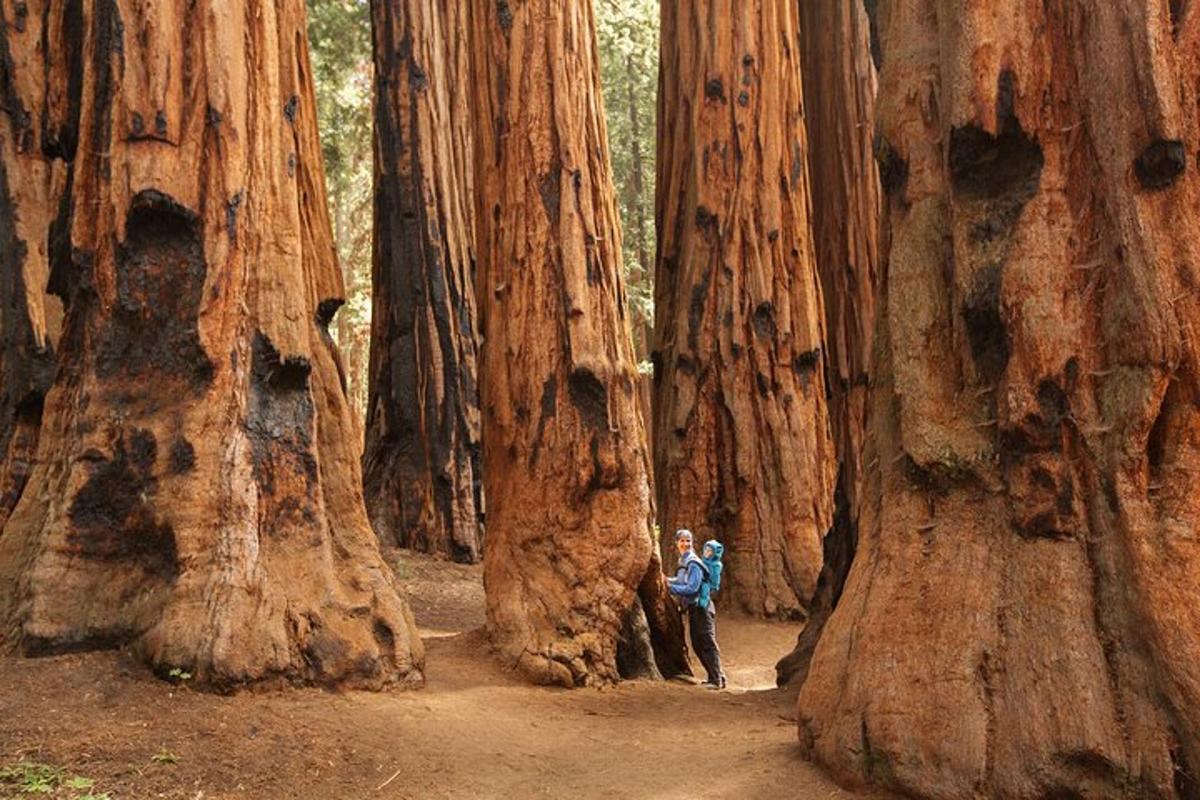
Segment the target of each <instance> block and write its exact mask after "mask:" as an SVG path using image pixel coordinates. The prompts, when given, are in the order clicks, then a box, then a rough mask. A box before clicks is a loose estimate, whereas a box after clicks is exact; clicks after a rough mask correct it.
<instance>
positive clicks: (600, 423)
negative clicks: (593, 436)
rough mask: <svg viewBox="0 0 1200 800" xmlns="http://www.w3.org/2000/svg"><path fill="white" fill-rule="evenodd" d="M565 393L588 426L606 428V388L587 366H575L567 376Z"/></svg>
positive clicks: (603, 429) (602, 429) (605, 429)
mask: <svg viewBox="0 0 1200 800" xmlns="http://www.w3.org/2000/svg"><path fill="white" fill-rule="evenodd" d="M567 394H568V395H569V396H570V398H571V404H572V405H573V406H575V408H576V409H578V410H579V416H580V417H581V418H582V419H583V422H584V423H585V424H586V425H588V426H589V427H592V428H595V429H597V430H601V431H607V430H608V388H607V387H606V386H605V385H604V382H603V381H601V380H600V379H599V378H598V377H596V374H595V373H594V372H592V371H591V370H590V369H588V368H587V367H576V368H575V369H573V370H571V374H570V375H569V376H568V377H567Z"/></svg>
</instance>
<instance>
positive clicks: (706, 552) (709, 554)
mask: <svg viewBox="0 0 1200 800" xmlns="http://www.w3.org/2000/svg"><path fill="white" fill-rule="evenodd" d="M704 557H705V558H712V557H713V549H712V548H711V547H706V548H704Z"/></svg>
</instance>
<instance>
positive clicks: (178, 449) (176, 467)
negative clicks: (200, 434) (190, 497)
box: [170, 436, 196, 475]
mask: <svg viewBox="0 0 1200 800" xmlns="http://www.w3.org/2000/svg"><path fill="white" fill-rule="evenodd" d="M170 459H171V460H170V467H171V472H172V473H174V474H175V475H182V474H184V473H185V472H191V471H192V469H193V468H195V466H196V448H194V447H192V443H191V442H189V441H188V440H187V439H184V438H183V437H182V436H180V437H179V438H178V439H176V440H175V441H174V442H172V443H171V455H170Z"/></svg>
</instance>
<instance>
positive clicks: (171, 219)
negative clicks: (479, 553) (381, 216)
mask: <svg viewBox="0 0 1200 800" xmlns="http://www.w3.org/2000/svg"><path fill="white" fill-rule="evenodd" d="M67 5H69V2H68V4H67ZM83 9H84V14H83V17H82V20H83V24H82V25H81V26H80V27H79V28H78V29H77V30H74V31H72V32H71V35H72V36H74V37H76V38H69V37H68V39H67V41H66V42H65V48H64V49H66V50H67V51H68V52H82V54H83V57H84V58H83V63H82V65H81V74H80V75H78V76H76V75H69V74H64V75H61V76H57V75H55V74H54V73H53V72H52V73H51V81H50V83H49V85H48V86H47V87H46V90H47V96H48V97H50V98H51V101H52V105H53V104H55V103H58V102H61V99H62V97H63V95H67V96H68V97H69V96H70V94H71V92H70V91H69V88H70V87H71V86H73V85H74V83H73V81H75V80H79V81H80V83H79V85H80V86H81V87H82V88H81V91H82V94H81V96H82V104H81V112H80V118H79V123H78V126H73V127H72V129H71V131H70V134H71V138H74V137H75V136H76V135H77V136H78V142H79V144H78V152H77V153H76V157H75V159H74V161H73V167H72V181H71V189H72V191H71V195H70V197H69V200H68V204H67V214H68V218H67V221H66V222H67V225H66V230H68V231H69V236H70V240H69V251H68V250H66V249H65V248H64V252H69V253H70V258H69V260H67V259H63V260H59V259H58V258H57V255H56V259H55V263H54V271H53V275H52V277H51V285H52V287H53V288H54V290H55V291H56V292H57V293H58V294H60V296H62V297H63V298H65V300H66V302H67V314H66V319H65V322H64V328H63V336H62V340H61V347H60V355H59V373H58V377H57V378H56V380H55V383H54V386H53V388H52V389H51V390H50V392H49V394H48V395H47V397H46V402H45V420H44V425H43V429H42V437H41V441H40V442H39V447H38V458H37V464H36V466H35V469H34V472H33V474H32V476H31V477H30V480H29V485H28V487H27V488H26V491H25V493H24V494H23V496H22V498H21V501H20V502H19V503H18V505H17V507H16V509H15V510H14V511H13V513H12V516H11V517H10V518H9V520H8V523H7V525H6V526H5V529H4V532H3V536H0V625H2V628H0V633H3V635H4V637H5V640H6V642H7V643H8V644H9V645H10V646H17V647H19V648H21V649H22V650H23V651H24V652H25V653H45V652H58V651H63V650H73V649H87V648H95V647H107V646H113V645H117V644H122V643H130V644H132V645H133V646H134V648H135V650H136V651H137V652H138V653H140V654H141V655H142V656H143V657H144V658H145V659H146V660H147V661H149V662H150V663H151V664H152V665H153V666H154V667H155V668H156V669H160V670H164V671H165V670H167V669H169V668H172V667H181V668H183V669H186V670H187V671H188V672H190V673H192V674H193V675H194V676H195V677H196V680H197V681H198V682H200V683H202V684H206V685H210V686H213V687H216V688H228V687H232V686H238V685H242V684H246V683H251V682H262V681H289V682H314V683H323V684H351V685H361V686H368V687H378V686H381V685H384V684H389V683H394V682H397V681H402V682H406V683H414V682H418V681H420V680H421V672H420V668H421V662H422V659H423V656H422V650H421V643H420V640H419V639H418V638H417V635H416V631H415V627H414V625H413V623H412V620H411V616H410V614H409V613H408V609H407V606H406V605H405V603H404V601H403V600H401V598H400V597H399V595H398V594H397V591H396V588H395V585H394V579H393V577H392V574H391V571H390V570H389V569H388V567H387V565H386V564H384V562H383V560H382V559H381V558H380V555H379V551H378V548H377V545H376V542H375V537H374V535H373V534H372V533H371V530H370V526H369V523H368V522H367V519H366V513H365V510H364V508H363V501H362V494H361V490H360V473H359V468H358V457H357V455H358V454H357V452H356V451H357V448H356V442H355V436H354V425H353V423H352V420H351V415H350V409H349V407H348V404H347V402H346V397H345V393H344V390H343V387H342V384H341V382H340V380H339V375H338V367H337V363H336V358H337V354H336V352H335V349H334V346H333V342H332V339H331V338H330V336H329V333H328V331H327V330H326V326H327V325H328V324H329V321H330V318H331V317H332V316H333V313H334V311H336V309H337V306H338V305H339V304H340V302H341V298H342V286H341V277H340V273H339V271H338V269H337V264H336V260H335V257H334V249H333V244H332V237H331V231H330V224H329V218H328V213H327V210H326V205H325V190H324V185H323V184H324V182H323V180H322V165H321V156H320V150H319V148H318V145H317V132H316V131H317V129H316V120H315V118H314V114H315V111H314V106H315V103H314V100H313V87H312V83H311V80H312V78H311V68H310V65H309V61H308V53H307V43H306V39H305V25H304V16H305V12H304V4H303V3H302V2H301V1H300V0H283V2H279V3H263V2H260V1H259V0H237V1H236V2H228V1H225V2H220V3H217V2H214V1H213V0H198V1H197V2H193V1H192V0H165V1H164V2H159V3H154V4H146V3H141V2H135V0H94V2H89V3H85V4H84V5H83ZM52 13H53V12H52ZM64 86H65V87H67V90H64ZM70 117H71V114H69V113H67V114H64V115H63V116H62V117H59V116H56V110H55V108H51V113H50V118H51V119H60V118H70Z"/></svg>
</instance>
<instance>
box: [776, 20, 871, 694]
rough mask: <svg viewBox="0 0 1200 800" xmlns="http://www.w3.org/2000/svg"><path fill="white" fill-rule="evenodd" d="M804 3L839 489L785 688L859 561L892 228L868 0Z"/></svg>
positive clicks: (800, 671) (783, 674)
mask: <svg viewBox="0 0 1200 800" xmlns="http://www.w3.org/2000/svg"><path fill="white" fill-rule="evenodd" d="M799 6H800V29H801V30H800V32H801V37H802V38H801V41H802V50H803V55H802V59H801V60H802V63H803V65H804V69H803V72H804V108H805V112H806V114H805V127H806V128H807V131H808V141H809V150H808V168H809V176H810V178H811V180H812V196H813V204H812V218H813V241H814V243H815V245H816V253H817V269H818V272H819V273H820V276H821V288H822V292H823V295H824V299H825V323H826V337H825V355H826V376H827V379H828V381H829V387H828V388H829V420H830V423H831V427H832V429H833V441H834V445H835V447H836V450H837V458H838V487H837V491H836V493H835V495H834V498H835V501H834V519H833V527H832V528H830V530H829V532H828V533H827V534H826V536H825V541H824V563H823V564H822V567H821V576H820V578H819V580H818V582H817V592H816V595H815V596H814V598H813V602H812V604H811V606H810V609H809V611H810V616H809V619H808V623H807V624H806V625H805V626H804V630H803V631H802V632H801V634H800V639H799V641H798V642H797V645H796V649H795V650H794V651H793V652H792V653H791V654H790V655H788V656H787V657H786V658H785V659H784V660H782V661H781V662H780V663H779V665H778V667H777V670H778V680H779V682H780V684H783V683H788V682H790V681H793V680H796V681H802V680H803V679H804V674H805V672H806V670H807V668H808V661H809V659H810V658H811V657H812V651H813V647H815V646H816V643H817V639H818V637H819V636H820V633H821V630H822V628H823V627H824V624H825V620H827V619H828V618H829V613H830V612H831V611H832V610H833V606H834V605H835V604H836V603H837V601H838V598H839V597H840V596H841V591H842V586H843V585H844V584H845V581H846V574H847V573H848V572H849V571H850V562H851V560H852V559H853V557H854V547H855V544H856V542H857V539H858V509H859V496H860V494H861V492H860V487H861V484H862V473H863V463H862V458H863V439H864V434H865V426H866V420H867V374H868V366H869V361H870V354H871V333H872V329H873V326H874V324H875V292H876V289H877V287H878V285H879V256H880V253H879V249H880V248H879V244H880V241H879V239H880V235H881V233H882V231H881V219H880V216H881V207H882V193H881V191H880V186H879V170H878V169H877V168H876V165H875V158H874V155H873V146H874V145H873V134H874V121H875V91H876V76H875V65H874V64H873V63H872V61H871V38H870V37H871V34H870V25H869V21H868V19H867V14H866V9H865V8H864V7H863V3H862V0H814V1H813V2H801V3H800V4H799Z"/></svg>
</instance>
